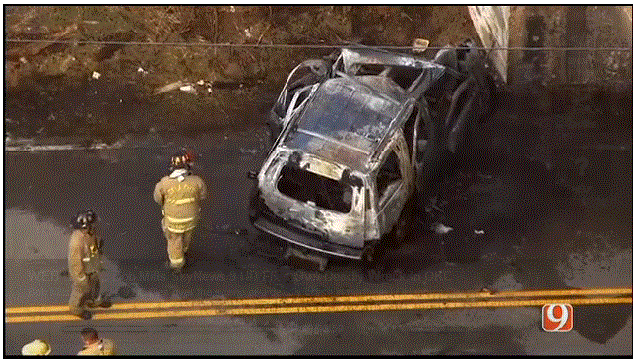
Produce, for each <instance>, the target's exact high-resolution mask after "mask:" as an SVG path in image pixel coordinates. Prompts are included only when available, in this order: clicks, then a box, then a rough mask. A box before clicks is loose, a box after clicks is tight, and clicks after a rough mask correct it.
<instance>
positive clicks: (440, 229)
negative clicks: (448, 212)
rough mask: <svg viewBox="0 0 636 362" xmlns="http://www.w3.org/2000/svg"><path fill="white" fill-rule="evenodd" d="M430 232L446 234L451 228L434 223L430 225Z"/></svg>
mask: <svg viewBox="0 0 636 362" xmlns="http://www.w3.org/2000/svg"><path fill="white" fill-rule="evenodd" d="M431 230H433V231H435V232H436V233H438V234H448V233H449V232H451V231H453V228H452V227H450V226H446V225H444V224H442V223H435V224H433V225H431Z"/></svg>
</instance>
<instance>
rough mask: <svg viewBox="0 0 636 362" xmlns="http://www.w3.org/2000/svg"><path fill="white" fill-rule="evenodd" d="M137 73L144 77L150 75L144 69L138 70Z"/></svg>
mask: <svg viewBox="0 0 636 362" xmlns="http://www.w3.org/2000/svg"><path fill="white" fill-rule="evenodd" d="M137 73H141V74H143V75H146V74H148V72H147V71H146V70H145V69H144V68H142V67H139V68H137Z"/></svg>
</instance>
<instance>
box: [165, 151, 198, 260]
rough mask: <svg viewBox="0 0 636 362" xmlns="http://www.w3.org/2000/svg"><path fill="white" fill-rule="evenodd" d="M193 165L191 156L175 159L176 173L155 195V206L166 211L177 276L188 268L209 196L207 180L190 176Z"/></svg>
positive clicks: (182, 154) (185, 154)
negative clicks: (187, 255) (187, 260)
mask: <svg viewBox="0 0 636 362" xmlns="http://www.w3.org/2000/svg"><path fill="white" fill-rule="evenodd" d="M192 162H193V157H192V156H191V154H190V153H188V152H185V151H181V152H178V153H176V154H175V155H173V156H172V159H171V162H170V163H171V170H172V173H171V174H170V175H169V176H165V177H163V178H162V179H161V181H159V183H157V185H156V186H155V192H154V199H155V202H157V203H158V204H159V205H161V207H162V214H163V219H162V220H161V227H162V229H163V232H164V234H165V236H166V240H167V241H168V259H169V267H170V268H171V269H172V270H173V271H175V272H180V271H181V270H182V268H183V266H184V265H185V253H186V252H187V251H188V247H189V246H190V241H191V240H192V233H193V231H194V228H195V227H196V226H197V222H198V221H199V213H200V211H201V207H200V204H201V201H202V200H204V199H205V198H206V194H207V191H206V187H205V183H204V182H203V179H201V177H199V176H196V175H192V174H191V173H190V167H191V166H192Z"/></svg>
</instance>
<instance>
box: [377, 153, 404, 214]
mask: <svg viewBox="0 0 636 362" xmlns="http://www.w3.org/2000/svg"><path fill="white" fill-rule="evenodd" d="M401 180H402V174H401V173H400V161H399V158H398V155H397V153H395V151H391V153H390V154H389V156H388V157H387V159H386V161H384V164H383V165H382V166H381V167H380V170H379V171H378V176H377V178H376V187H377V192H378V198H377V199H378V200H379V202H378V203H379V204H380V203H382V200H384V198H385V196H387V195H385V194H387V190H388V189H389V186H390V185H391V184H393V183H396V182H398V181H401Z"/></svg>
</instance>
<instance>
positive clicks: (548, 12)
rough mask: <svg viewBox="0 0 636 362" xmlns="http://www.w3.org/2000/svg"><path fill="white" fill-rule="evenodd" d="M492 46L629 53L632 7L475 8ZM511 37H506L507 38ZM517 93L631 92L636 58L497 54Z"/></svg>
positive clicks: (622, 55) (553, 53) (482, 33)
mask: <svg viewBox="0 0 636 362" xmlns="http://www.w3.org/2000/svg"><path fill="white" fill-rule="evenodd" d="M469 10H470V13H471V17H472V19H473V22H474V23H475V27H476V29H477V32H478V33H479V34H480V38H481V39H482V43H483V44H484V45H485V46H487V47H490V46H506V43H507V46H509V47H511V48H515V47H522V48H526V47H530V48H533V47H536V48H543V47H546V48H564V47H568V48H572V47H588V48H629V47H631V46H632V7H630V6H474V7H473V6H471V7H469ZM506 31H507V32H508V36H507V37H506V36H505V32H506ZM491 54H492V55H493V56H492V58H493V60H494V61H495V62H500V63H501V62H505V65H504V64H498V65H497V67H498V69H499V70H500V71H501V70H502V69H503V73H504V78H505V79H506V80H507V83H508V85H509V86H510V87H511V88H517V87H522V88H523V87H528V86H532V87H535V86H536V85H542V86H547V87H561V86H581V85H585V86H603V87H607V86H609V87H612V88H615V89H617V90H624V89H625V88H630V89H631V82H632V52H631V50H628V51H613V50H589V51H588V50H585V51H581V50H563V49H559V50H556V49H554V50H547V51H534V50H510V51H508V52H506V53H504V52H503V51H499V52H497V51H493V52H492V53H491Z"/></svg>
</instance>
